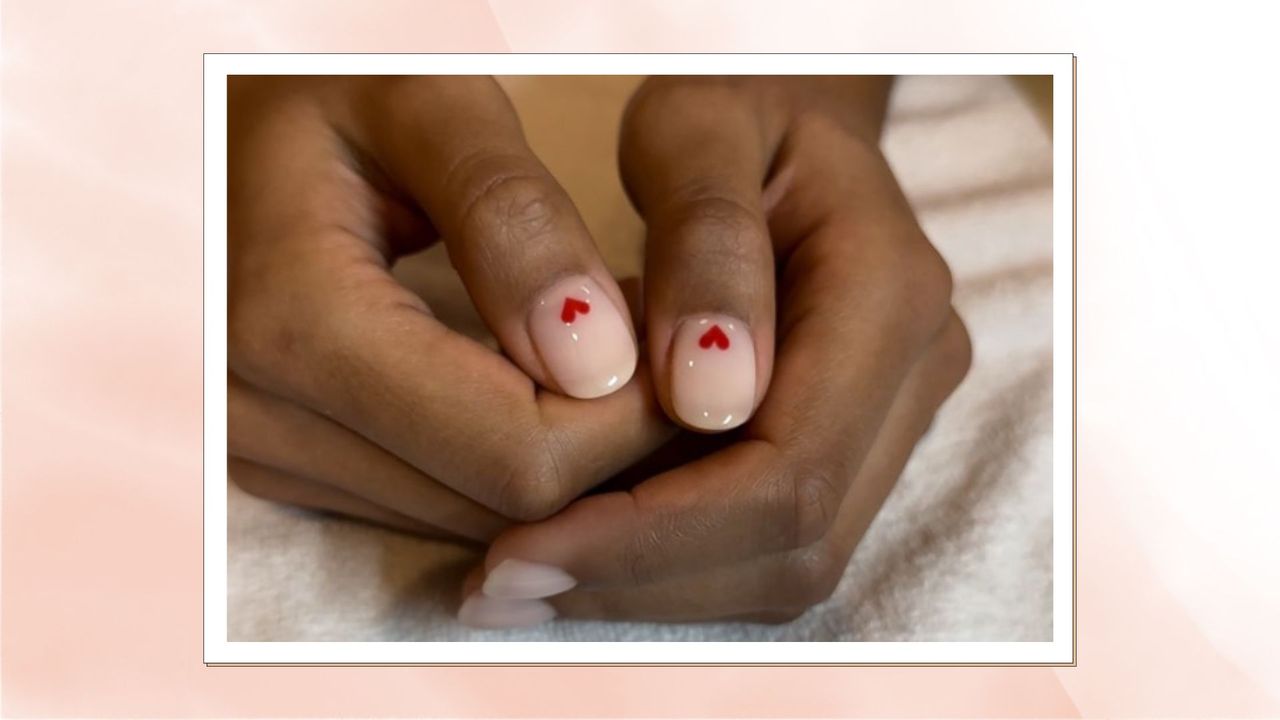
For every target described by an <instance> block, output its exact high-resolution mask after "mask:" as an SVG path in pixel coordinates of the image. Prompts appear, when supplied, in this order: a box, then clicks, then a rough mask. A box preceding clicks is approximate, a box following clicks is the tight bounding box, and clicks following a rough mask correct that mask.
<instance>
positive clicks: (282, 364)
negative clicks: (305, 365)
mask: <svg viewBox="0 0 1280 720" xmlns="http://www.w3.org/2000/svg"><path fill="white" fill-rule="evenodd" d="M255 307H256V308H267V307H271V305H270V304H268V303H246V302H239V303H233V304H232V305H231V306H230V307H229V309H228V316H227V353H228V359H229V361H230V364H231V366H232V367H233V368H236V369H237V370H239V371H240V373H241V374H243V375H245V376H247V377H258V378H274V377H277V376H279V375H281V374H283V371H284V370H285V369H287V368H289V367H291V366H292V365H293V364H294V362H295V361H296V360H298V359H299V355H300V344H301V342H302V338H301V336H300V331H299V328H298V326H297V325H296V324H294V323H291V322H288V321H286V320H285V319H284V316H283V314H282V313H279V312H262V311H255V310H254V309H253V308H255Z"/></svg>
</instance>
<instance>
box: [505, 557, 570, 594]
mask: <svg viewBox="0 0 1280 720" xmlns="http://www.w3.org/2000/svg"><path fill="white" fill-rule="evenodd" d="M577 584H578V581H577V580H575V579H573V576H572V575H570V574H569V573H567V572H565V571H563V570H561V569H560V568H558V567H555V566H554V565H546V564H543V563H535V562H528V561H525V560H516V559H515V558H509V559H507V560H503V561H502V562H501V563H499V564H498V566H497V567H495V568H494V569H492V570H490V571H489V574H488V575H487V576H485V579H484V588H483V590H484V594H485V595H487V596H489V597H493V598H507V599H535V598H544V597H550V596H552V595H559V594H560V593H562V592H564V591H566V590H569V589H572V588H573V586H575V585H577Z"/></svg>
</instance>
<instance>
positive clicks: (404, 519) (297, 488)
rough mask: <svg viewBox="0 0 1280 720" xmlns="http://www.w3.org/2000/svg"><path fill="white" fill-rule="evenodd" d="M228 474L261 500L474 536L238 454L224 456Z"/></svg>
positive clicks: (410, 529) (416, 530)
mask: <svg viewBox="0 0 1280 720" xmlns="http://www.w3.org/2000/svg"><path fill="white" fill-rule="evenodd" d="M227 463H228V468H227V469H228V476H229V477H230V478H231V481H232V482H234V483H235V484H236V485H237V486H239V487H240V489H241V490H244V491H245V492H247V493H249V494H250V495H254V496H256V497H260V498H262V499H264V500H270V501H272V502H278V503H282V504H285V505H296V506H297V507H301V508H306V509H308V510H316V511H319V512H326V513H335V514H337V515H342V516H345V517H349V518H354V519H356V520H362V521H364V522H369V523H373V524H375V525H381V526H383V527H388V528H391V529H393V530H399V531H401V532H407V533H412V534H414V535H421V536H423V537H429V538H437V539H441V540H469V541H472V542H474V539H472V538H468V537H465V536H461V535H457V534H454V533H452V532H449V531H448V530H444V529H443V528H438V527H435V526H433V525H429V524H427V523H424V522H421V521H419V520H416V519H414V518H411V517H409V516H407V515H401V514H400V513H397V512H394V511H392V510H388V509H387V508H385V507H383V506H381V505H378V504H376V503H371V502H369V501H368V500H366V499H364V498H362V497H359V496H357V495H352V494H351V493H348V492H345V491H343V490H340V489H338V488H336V487H333V486H332V485H328V484H326V483H322V482H316V481H314V480H306V479H303V478H300V477H296V476H293V475H289V474H287V473H283V472H280V471H279V470H276V469H273V468H270V467H267V466H265V465H259V464H257V463H254V462H250V461H248V460H243V459H241V458H234V457H233V458H228V460H227Z"/></svg>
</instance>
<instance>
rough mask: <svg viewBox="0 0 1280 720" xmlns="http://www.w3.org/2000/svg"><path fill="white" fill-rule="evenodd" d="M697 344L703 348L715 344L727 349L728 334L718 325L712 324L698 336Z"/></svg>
mask: <svg viewBox="0 0 1280 720" xmlns="http://www.w3.org/2000/svg"><path fill="white" fill-rule="evenodd" d="M698 345H699V346H701V347H702V348H703V349H710V348H711V346H712V345H715V346H716V347H718V348H720V349H721V350H728V349H729V336H728V335H725V334H724V331H723V330H721V329H720V326H719V325H712V326H711V329H710V330H708V331H706V332H704V333H702V337H700V338H698Z"/></svg>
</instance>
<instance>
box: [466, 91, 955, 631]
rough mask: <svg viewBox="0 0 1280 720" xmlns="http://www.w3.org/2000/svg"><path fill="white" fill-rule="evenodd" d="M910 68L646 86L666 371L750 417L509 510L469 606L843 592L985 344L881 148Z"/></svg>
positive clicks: (679, 616)
mask: <svg viewBox="0 0 1280 720" xmlns="http://www.w3.org/2000/svg"><path fill="white" fill-rule="evenodd" d="M890 86H891V80H890V79H888V78H874V77H823V78H803V77H773V78H749V77H732V78H711V77H698V78H675V77H664V78H653V79H650V80H648V81H647V82H646V83H645V84H644V85H643V86H642V87H641V88H640V90H639V91H638V92H637V93H636V95H635V96H634V97H633V99H632V101H631V103H630V105H629V108H628V111H627V113H626V116H625V120H624V124H623V129H622V138H621V149H620V162H621V170H622V174H623V178H624V181H625V184H626V186H627V188H628V192H629V193H630V195H631V197H632V200H633V202H634V203H635V205H636V207H637V208H638V210H639V211H640V213H641V215H643V217H644V220H645V222H646V225H647V228H648V237H647V244H646V267H645V323H646V326H647V342H648V354H649V360H650V364H651V365H652V367H653V385H654V389H655V391H656V393H657V398H658V401H659V402H660V404H661V406H662V408H663V409H664V410H665V411H666V413H667V414H668V415H669V416H670V417H671V418H672V419H673V420H675V421H676V422H678V423H680V424H681V425H683V426H685V427H687V428H691V429H695V430H700V431H713V430H722V429H726V428H732V427H734V426H737V430H734V431H733V432H732V433H728V434H726V435H725V436H723V437H724V438H725V440H726V442H725V443H723V445H724V446H723V447H722V448H721V449H719V450H717V451H715V452H713V453H711V454H709V455H707V456H705V457H703V458H701V459H698V460H695V461H693V462H690V463H688V464H685V465H682V466H679V467H676V468H674V469H671V470H669V471H666V472H661V473H658V474H656V475H654V476H652V477H649V478H648V479H644V480H642V481H641V482H639V483H638V484H636V485H634V486H633V487H629V488H621V489H618V490H615V491H611V492H604V493H600V494H594V495H590V496H587V497H584V498H582V499H580V500H577V501H576V502H574V503H572V504H570V505H569V506H568V507H566V508H565V509H564V510H562V511H561V512H559V513H557V514H556V515H554V516H553V517H550V518H548V519H545V520H542V521H539V522H533V523H526V524H521V525H517V526H514V527H512V528H509V529H507V530H506V531H504V532H503V533H502V534H500V535H499V536H498V537H497V539H496V540H495V541H494V542H493V544H492V545H491V546H490V548H489V551H488V553H487V555H486V557H485V560H484V563H483V565H482V566H481V567H478V568H476V569H475V571H474V572H472V573H471V574H470V575H469V576H468V578H467V580H466V582H465V583H464V587H463V598H464V602H463V603H462V606H461V609H460V610H459V618H460V619H461V620H462V621H463V622H465V623H467V624H470V625H475V626H480V627H512V626H520V625H529V624H533V623H538V622H543V621H546V620H548V619H550V618H552V617H554V616H556V615H560V616H566V617H575V618H608V619H643V620H659V621H673V622H674V621H699V620H713V619H734V620H752V621H768V622H775V621H784V620H788V619H791V618H794V617H797V616H798V615H799V614H801V613H803V612H804V611H805V610H806V609H807V608H809V607H811V606H812V605H814V604H816V603H819V602H821V601H823V600H824V599H826V598H827V597H829V596H830V595H831V593H832V592H834V590H835V588H836V585H837V584H838V582H839V581H840V578H841V577H842V574H843V571H844V570H845V568H846V567H847V565H848V560H849V558H850V556H851V554H852V552H853V550H854V548H855V546H856V545H857V543H858V541H859V540H860V539H861V537H862V535H863V533H864V532H865V530H866V529H867V527H868V525H869V524H870V522H871V520H872V518H873V517H874V516H875V514H876V512H877V511H878V510H879V508H880V506H881V504H882V503H883V501H884V499H885V497H886V496H887V495H888V493H889V491H890V490H891V489H892V487H893V485H894V483H895V482H896V480H897V478H898V476H899V474H900V473H901V471H902V468H903V467H904V466H905V464H906V461H907V459H908V458H909V456H910V454H911V451H912V450H913V448H914V447H915V445H916V443H917V441H918V440H919V439H920V437H921V436H922V435H923V434H924V433H925V432H926V430H927V429H928V427H929V426H930V423H931V421H932V418H933V416H934V414H935V412H936V411H937V410H938V408H939V407H940V406H941V404H942V403H943V401H944V400H945V399H946V398H947V397H948V396H949V395H950V394H951V393H952V391H953V390H954V389H955V388H956V386H957V385H958V384H959V383H960V381H961V380H962V379H963V377H964V376H965V374H966V373H967V371H968V368H969V364H970V357H971V347H970V342H969V337H968V335H967V333H966V331H965V328H964V326H963V325H962V324H961V322H960V320H959V318H958V316H957V315H956V313H955V312H954V310H953V309H952V306H951V275H950V272H949V270H948V268H947V266H946V264H945V262H944V261H943V260H942V258H941V256H940V255H939V254H938V252H937V251H936V250H935V249H934V247H933V246H932V245H931V244H930V242H929V241H928V239H927V238H926V237H925V235H924V233H923V232H922V230H921V229H920V227H919V225H918V223H917V222H916V219H915V216H914V214H913V212H912V210H911V208H910V206H909V205H908V203H907V201H906V199H905V198H904V196H903V195H902V192H901V190H900V189H899V187H898V184H897V182H896V180H895V178H894V175H893V172H892V170H891V169H890V167H889V165H888V163H887V162H886V160H885V158H884V156H883V155H882V153H881V152H880V149H879V135H880V132H881V126H882V123H883V118H884V113H885V108H886V105H887V99H888V94H889V90H890ZM715 328H719V330H720V332H715V330H714V329H715ZM775 346H776V348H777V350H776V354H775V352H774V348H775ZM766 389H767V393H766V392H765V391H766Z"/></svg>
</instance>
